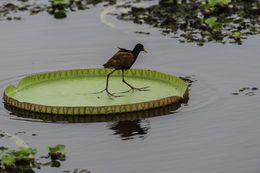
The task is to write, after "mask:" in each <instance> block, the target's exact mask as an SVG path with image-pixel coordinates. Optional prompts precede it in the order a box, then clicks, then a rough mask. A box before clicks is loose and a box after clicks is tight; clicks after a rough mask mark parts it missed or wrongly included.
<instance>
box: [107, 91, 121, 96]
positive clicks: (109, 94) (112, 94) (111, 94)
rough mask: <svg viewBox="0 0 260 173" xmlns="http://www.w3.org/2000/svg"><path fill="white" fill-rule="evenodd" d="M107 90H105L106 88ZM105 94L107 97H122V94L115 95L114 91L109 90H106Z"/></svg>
mask: <svg viewBox="0 0 260 173" xmlns="http://www.w3.org/2000/svg"><path fill="white" fill-rule="evenodd" d="M106 91H107V90H106ZM107 95H108V96H109V97H123V95H115V94H114V93H110V92H109V91H107Z"/></svg>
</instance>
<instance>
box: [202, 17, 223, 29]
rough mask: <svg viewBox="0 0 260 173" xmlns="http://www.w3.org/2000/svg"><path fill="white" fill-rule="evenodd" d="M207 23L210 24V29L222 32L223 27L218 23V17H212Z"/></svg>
mask: <svg viewBox="0 0 260 173" xmlns="http://www.w3.org/2000/svg"><path fill="white" fill-rule="evenodd" d="M205 23H206V24H208V25H209V26H210V27H212V28H213V29H214V30H217V31H218V30H220V29H221V27H222V24H221V23H219V22H217V18H216V17H210V18H208V19H206V20H205Z"/></svg>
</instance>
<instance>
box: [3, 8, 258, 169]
mask: <svg viewBox="0 0 260 173" xmlns="http://www.w3.org/2000/svg"><path fill="white" fill-rule="evenodd" d="M103 10H104V7H101V6H100V7H96V8H92V9H90V10H86V11H78V12H77V13H70V15H68V17H67V18H66V19H64V20H56V19H54V18H53V17H52V16H49V15H48V14H46V13H40V14H38V15H37V16H26V17H25V19H24V20H21V21H1V24H0V25H1V27H0V28H1V29H0V40H1V42H0V52H1V56H0V87H1V93H2V92H3V90H4V88H5V87H6V86H7V85H9V84H17V82H18V81H19V80H20V79H21V78H22V77H24V76H27V75H30V74H34V73H41V72H48V71H57V70H68V69H82V68H102V64H104V63H105V62H106V61H107V59H108V58H110V57H111V56H112V55H113V54H114V53H115V52H116V51H117V48H116V47H117V46H120V47H124V48H127V49H132V48H133V46H134V45H135V44H136V43H138V42H141V43H143V45H144V46H145V49H146V50H148V52H149V54H144V53H142V54H140V55H139V57H138V59H137V61H136V63H135V64H134V66H133V68H142V69H151V70H156V71H160V72H163V73H167V74H171V75H175V76H192V78H194V79H196V80H197V81H196V82H194V83H193V84H192V86H191V88H190V99H189V101H188V103H187V104H183V105H182V106H181V108H180V109H178V110H177V111H175V112H172V113H171V111H170V112H168V113H167V115H165V116H157V117H151V118H141V119H137V120H132V121H109V120H108V122H105V121H104V122H95V123H67V122H66V121H65V122H58V123H52V122H46V121H44V120H40V119H38V120H37V119H30V118H21V117H18V116H16V115H13V114H10V112H9V111H8V110H6V109H5V108H4V104H3V103H1V105H0V130H1V131H4V132H8V133H11V134H17V132H22V133H18V134H17V136H19V137H20V138H22V139H23V140H24V141H26V142H27V143H28V144H29V145H30V146H31V147H33V148H37V149H38V150H39V153H38V156H40V155H45V154H46V147H47V146H48V145H55V144H59V143H60V144H65V145H66V147H67V149H66V150H67V156H68V158H67V159H66V161H65V162H62V164H61V166H60V167H59V168H51V167H42V168H41V169H39V170H38V169H35V171H36V172H39V173H41V172H42V173H43V172H44V173H45V172H53V173H55V172H57V173H58V172H63V171H64V170H68V171H71V172H73V170H74V169H79V170H82V169H87V170H89V171H91V172H92V173H109V172H113V173H133V172H149V173H157V172H161V173H172V172H178V173H187V172H192V173H209V172H210V173H224V172H225V173H226V172H229V173H245V172H246V173H249V172H252V173H257V172H260V128H259V124H260V114H259V112H260V107H259V103H260V91H259V90H256V91H254V93H255V95H253V96H248V95H246V93H247V92H249V91H250V89H249V90H247V91H243V92H238V90H239V89H241V88H244V87H249V88H252V87H257V88H259V87H260V80H259V74H260V60H259V54H260V49H259V43H260V37H259V36H252V37H249V38H248V39H247V40H245V41H244V43H243V45H240V46H238V45H222V44H215V43H209V44H206V45H205V46H202V47H198V46H197V45H195V44H190V43H183V44H180V43H179V41H178V40H177V39H173V38H168V37H167V36H166V37H164V36H161V35H160V33H159V32H158V31H156V30H155V29H152V28H150V27H148V26H145V25H135V24H132V23H127V22H123V21H117V20H116V19H115V18H113V16H107V17H106V20H109V21H110V22H112V23H114V25H115V27H110V26H111V25H110V26H109V25H106V24H105V23H104V22H102V21H101V20H100V14H101V13H102V11H103ZM136 31H147V32H150V33H151V34H150V35H140V34H135V33H134V32H136ZM104 79H105V78H104ZM104 84H105V81H104ZM236 92H237V93H238V95H232V93H236ZM32 134H35V135H32ZM0 141H1V143H0V145H3V146H7V147H8V146H11V145H13V141H12V140H8V139H6V138H0Z"/></svg>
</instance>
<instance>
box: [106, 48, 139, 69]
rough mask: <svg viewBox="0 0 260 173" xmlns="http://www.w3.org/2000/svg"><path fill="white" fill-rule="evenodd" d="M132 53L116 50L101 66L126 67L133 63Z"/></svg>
mask: <svg viewBox="0 0 260 173" xmlns="http://www.w3.org/2000/svg"><path fill="white" fill-rule="evenodd" d="M134 60H135V58H134V55H133V54H132V53H131V52H123V51H118V52H117V53H116V54H115V55H114V56H112V57H111V58H110V59H109V60H108V61H107V63H105V64H104V65H103V66H104V67H105V68H117V69H128V68H130V67H131V66H132V65H133V63H134Z"/></svg>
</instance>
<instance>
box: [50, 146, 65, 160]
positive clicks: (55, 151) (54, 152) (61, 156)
mask: <svg viewBox="0 0 260 173" xmlns="http://www.w3.org/2000/svg"><path fill="white" fill-rule="evenodd" d="M48 150H49V156H50V157H51V160H62V161H63V160H65V158H66V151H65V145H63V144H58V145H56V146H54V147H52V146H48Z"/></svg>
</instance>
